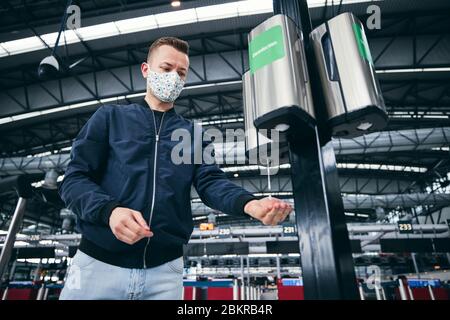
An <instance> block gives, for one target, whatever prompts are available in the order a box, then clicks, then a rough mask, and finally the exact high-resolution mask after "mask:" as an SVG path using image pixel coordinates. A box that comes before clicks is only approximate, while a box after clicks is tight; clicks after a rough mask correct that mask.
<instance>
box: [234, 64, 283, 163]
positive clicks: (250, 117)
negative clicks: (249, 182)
mask: <svg viewBox="0 0 450 320" xmlns="http://www.w3.org/2000/svg"><path fill="white" fill-rule="evenodd" d="M242 88H243V109H244V124H245V151H246V156H247V158H248V160H249V163H250V164H258V165H264V166H266V165H278V164H283V163H287V162H288V154H287V151H288V150H287V144H286V143H283V142H281V141H279V140H280V139H275V140H274V141H273V140H271V139H269V138H267V137H266V136H267V135H263V134H261V133H260V132H258V130H257V129H256V127H255V125H254V124H253V123H254V120H255V104H254V102H255V98H254V90H253V85H252V82H251V78H250V71H247V72H246V73H244V75H243V76H242ZM264 130H265V129H261V131H262V132H264ZM274 148H278V149H277V150H275V149H274ZM275 157H276V158H275Z"/></svg>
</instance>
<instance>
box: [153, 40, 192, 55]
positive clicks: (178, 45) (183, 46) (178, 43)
mask: <svg viewBox="0 0 450 320" xmlns="http://www.w3.org/2000/svg"><path fill="white" fill-rule="evenodd" d="M164 45H167V46H171V47H172V48H175V49H177V50H178V51H180V52H183V53H184V54H187V55H189V44H188V43H187V42H186V41H184V40H181V39H178V38H175V37H162V38H159V39H156V40H155V41H154V42H153V43H152V44H151V45H150V47H149V48H148V55H147V61H148V60H149V59H150V56H151V54H152V52H153V50H155V49H157V48H159V47H161V46H164Z"/></svg>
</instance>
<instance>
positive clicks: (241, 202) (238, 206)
mask: <svg viewBox="0 0 450 320" xmlns="http://www.w3.org/2000/svg"><path fill="white" fill-rule="evenodd" d="M251 200H258V197H255V196H254V195H252V194H243V195H240V196H239V197H238V198H237V199H236V201H235V202H234V207H233V212H235V214H236V215H247V213H245V211H244V208H245V205H246V204H247V203H248V202H250V201H251Z"/></svg>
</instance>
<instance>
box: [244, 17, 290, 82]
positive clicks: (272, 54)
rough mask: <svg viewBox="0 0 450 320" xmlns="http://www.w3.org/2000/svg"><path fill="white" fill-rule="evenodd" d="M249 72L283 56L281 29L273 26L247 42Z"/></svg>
mask: <svg viewBox="0 0 450 320" xmlns="http://www.w3.org/2000/svg"><path fill="white" fill-rule="evenodd" d="M248 53H249V63H250V72H251V73H252V74H253V73H254V72H255V71H256V70H258V69H260V68H262V67H264V66H267V65H268V64H271V63H272V62H274V61H276V60H278V59H281V58H283V57H284V56H285V54H286V53H285V51H284V39H283V30H282V28H281V26H275V27H272V28H270V29H268V30H267V31H264V32H263V33H261V34H259V35H257V36H256V37H255V38H254V39H253V40H252V41H250V43H249V44H248Z"/></svg>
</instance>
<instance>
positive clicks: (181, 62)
mask: <svg viewBox="0 0 450 320" xmlns="http://www.w3.org/2000/svg"><path fill="white" fill-rule="evenodd" d="M149 68H150V70H152V71H155V72H160V73H162V72H172V71H175V72H177V73H178V75H179V76H180V78H181V79H182V80H183V81H186V77H187V73H188V70H189V57H188V56H187V54H184V53H183V52H180V51H178V50H177V49H175V48H173V47H171V46H168V45H162V46H160V47H158V48H156V49H155V50H153V52H152V53H151V55H150V59H149V61H148V62H147V63H142V65H141V71H142V76H143V77H144V78H147V74H148V72H149Z"/></svg>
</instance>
